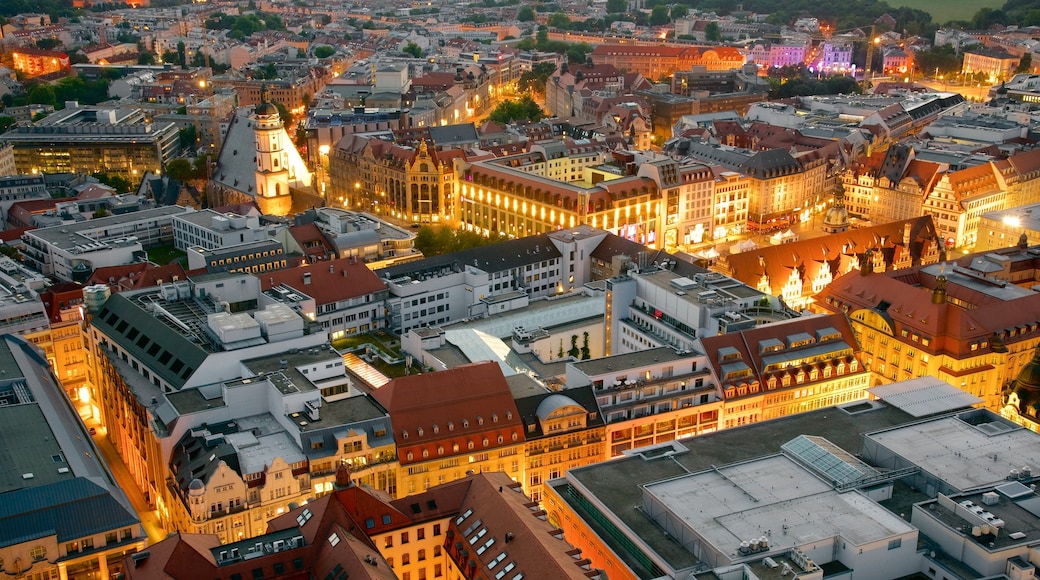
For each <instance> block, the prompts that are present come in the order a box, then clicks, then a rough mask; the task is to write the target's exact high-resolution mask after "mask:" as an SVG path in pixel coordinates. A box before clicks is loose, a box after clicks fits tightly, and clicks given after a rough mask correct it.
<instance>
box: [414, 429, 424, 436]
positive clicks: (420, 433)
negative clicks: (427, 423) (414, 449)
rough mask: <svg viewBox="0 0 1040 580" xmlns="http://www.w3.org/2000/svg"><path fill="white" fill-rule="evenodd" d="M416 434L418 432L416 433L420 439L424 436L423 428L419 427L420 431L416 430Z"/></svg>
mask: <svg viewBox="0 0 1040 580" xmlns="http://www.w3.org/2000/svg"><path fill="white" fill-rule="evenodd" d="M415 432H416V433H417V434H418V435H419V437H422V434H423V428H422V427H419V428H418V429H416V430H415Z"/></svg>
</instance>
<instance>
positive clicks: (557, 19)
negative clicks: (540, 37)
mask: <svg viewBox="0 0 1040 580" xmlns="http://www.w3.org/2000/svg"><path fill="white" fill-rule="evenodd" d="M570 25H571V19H570V18H568V17H567V15H566V14H564V13H563V12H556V13H555V14H553V15H552V16H550V17H549V26H551V27H552V28H569V27H570Z"/></svg>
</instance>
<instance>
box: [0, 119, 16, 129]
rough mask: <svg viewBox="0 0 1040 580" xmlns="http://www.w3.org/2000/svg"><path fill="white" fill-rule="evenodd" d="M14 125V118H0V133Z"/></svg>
mask: <svg viewBox="0 0 1040 580" xmlns="http://www.w3.org/2000/svg"><path fill="white" fill-rule="evenodd" d="M14 124H15V120H14V117H10V116H7V115H4V116H0V133H3V132H5V131H7V130H8V129H10V128H11V127H13V126H14Z"/></svg>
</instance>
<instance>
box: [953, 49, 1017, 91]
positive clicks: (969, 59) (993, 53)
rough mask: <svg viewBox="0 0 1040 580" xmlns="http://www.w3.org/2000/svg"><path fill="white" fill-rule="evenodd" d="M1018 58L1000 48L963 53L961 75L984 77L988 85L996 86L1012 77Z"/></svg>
mask: <svg viewBox="0 0 1040 580" xmlns="http://www.w3.org/2000/svg"><path fill="white" fill-rule="evenodd" d="M1018 61H1019V57H1017V56H1015V55H1013V54H1011V53H1009V52H1007V51H1006V50H1004V49H1002V48H988V47H983V48H977V49H973V50H969V51H966V52H965V53H964V62H963V63H962V65H961V73H962V74H965V75H976V74H982V75H985V77H986V80H987V81H988V82H989V83H990V84H996V83H999V82H1001V81H1004V80H1006V79H1010V78H1011V77H1012V76H1013V73H1014V71H1015V67H1017V66H1018Z"/></svg>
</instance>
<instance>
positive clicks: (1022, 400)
mask: <svg viewBox="0 0 1040 580" xmlns="http://www.w3.org/2000/svg"><path fill="white" fill-rule="evenodd" d="M1038 372H1040V350H1036V351H1034V352H1033V358H1032V359H1030V361H1029V362H1027V363H1026V364H1025V365H1023V366H1022V370H1020V371H1019V372H1018V376H1017V377H1015V378H1014V380H1012V381H1010V382H1009V383H1008V384H1006V385H1004V392H1003V401H1002V403H1003V407H1002V408H1001V409H1000V415H1001V416H1002V417H1004V418H1005V419H1007V420H1009V421H1013V422H1015V423H1017V424H1019V425H1022V426H1023V427H1026V428H1027V429H1030V430H1032V431H1040V377H1038V375H1037V373H1038Z"/></svg>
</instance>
